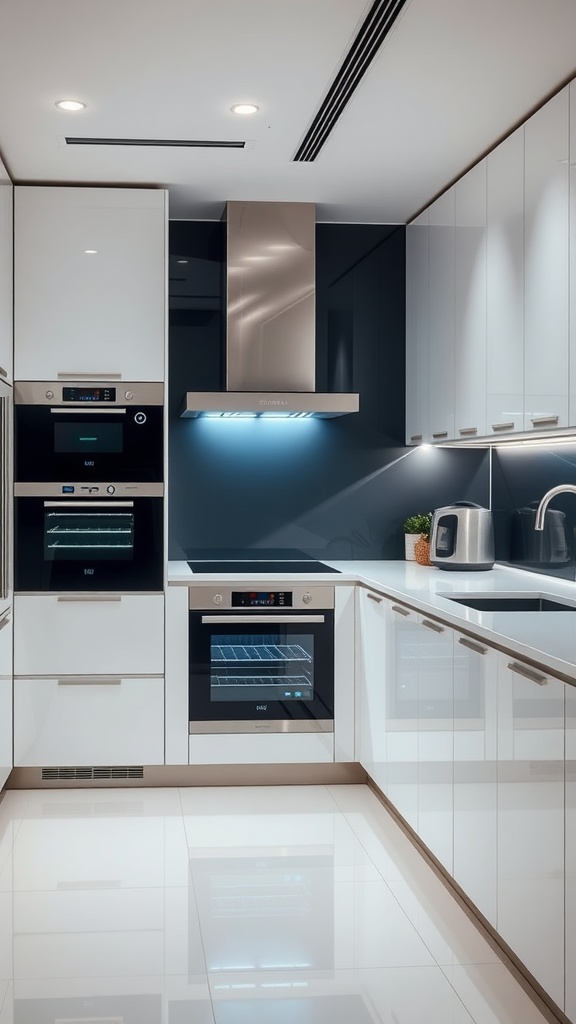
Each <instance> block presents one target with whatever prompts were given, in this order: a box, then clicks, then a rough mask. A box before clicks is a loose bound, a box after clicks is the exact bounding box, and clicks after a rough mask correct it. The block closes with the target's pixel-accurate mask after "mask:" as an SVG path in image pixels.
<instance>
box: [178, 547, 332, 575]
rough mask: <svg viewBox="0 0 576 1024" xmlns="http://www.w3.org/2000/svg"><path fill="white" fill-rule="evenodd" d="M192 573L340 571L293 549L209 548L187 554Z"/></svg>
mask: <svg viewBox="0 0 576 1024" xmlns="http://www.w3.org/2000/svg"><path fill="white" fill-rule="evenodd" d="M187 555H188V558H189V559H190V561H189V562H188V565H189V566H190V568H191V570H192V572H210V573H216V572H218V573H231V572H242V573H251V574H254V573H259V572H273V573H276V574H282V575H283V574H284V573H288V572H298V573H306V574H308V573H316V572H340V570H339V569H332V568H331V567H330V566H329V565H325V564H324V562H319V561H318V560H317V559H316V558H311V557H310V556H309V555H307V554H305V553H304V552H303V551H298V550H296V549H294V548H240V549H239V548H211V549H206V550H204V551H198V550H195V551H188V552H187Z"/></svg>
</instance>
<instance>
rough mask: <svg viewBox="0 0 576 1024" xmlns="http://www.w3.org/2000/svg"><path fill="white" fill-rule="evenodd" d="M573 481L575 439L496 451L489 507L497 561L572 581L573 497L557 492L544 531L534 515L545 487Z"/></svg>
mask: <svg viewBox="0 0 576 1024" xmlns="http://www.w3.org/2000/svg"><path fill="white" fill-rule="evenodd" d="M567 483H568V484H576V442H574V443H573V444H565V443H556V444H553V443H550V444H549V445H528V446H518V447H514V448H504V447H503V448H499V449H495V450H494V455H493V460H492V508H493V513H494V527H495V538H496V558H497V560H498V561H499V562H504V563H507V564H509V565H514V566H517V567H518V568H521V569H527V570H529V571H530V572H538V573H545V574H546V575H550V576H559V577H562V578H564V579H570V580H574V579H576V560H575V551H576V546H575V538H576V495H575V494H561V495H559V496H558V497H557V498H554V499H553V500H552V502H551V504H550V505H549V506H548V511H547V513H546V517H545V520H544V530H543V532H542V533H536V532H535V530H534V517H535V512H536V508H537V507H538V503H539V501H540V499H541V498H542V497H543V495H544V494H545V493H546V491H548V490H550V488H551V487H556V486H557V485H558V484H567Z"/></svg>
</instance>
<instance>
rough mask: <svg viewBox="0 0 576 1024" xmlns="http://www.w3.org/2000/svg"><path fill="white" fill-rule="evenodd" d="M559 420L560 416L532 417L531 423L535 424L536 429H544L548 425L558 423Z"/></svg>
mask: <svg viewBox="0 0 576 1024" xmlns="http://www.w3.org/2000/svg"><path fill="white" fill-rule="evenodd" d="M559 419H560V417H559V416H531V417H530V422H531V423H533V424H534V426H535V427H543V426H544V425H545V424H546V423H552V424H554V423H558V420H559Z"/></svg>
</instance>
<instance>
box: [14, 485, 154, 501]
mask: <svg viewBox="0 0 576 1024" xmlns="http://www.w3.org/2000/svg"><path fill="white" fill-rule="evenodd" d="M63 487H73V488H74V491H73V492H72V493H70V494H65V493H64V492H63V491H62V488H63ZM109 487H113V488H114V490H113V491H109V490H108V488H109ZM106 494H109V495H110V496H111V497H112V495H113V496H114V498H115V499H116V500H117V499H118V498H128V497H132V496H134V497H135V498H163V497H164V484H148V483H146V484H139V483H135V484H132V483H125V482H123V481H121V482H117V481H115V480H112V481H106V482H105V483H86V481H80V482H78V481H74V480H64V481H63V480H61V481H59V482H58V483H41V482H40V483H38V482H34V483H31V482H30V483H15V484H14V497H15V498H60V499H61V501H63V502H71V501H78V500H79V499H84V498H87V499H88V498H89V499H91V500H92V501H93V500H94V498H95V497H96V496H98V497H104V496H105V495H106Z"/></svg>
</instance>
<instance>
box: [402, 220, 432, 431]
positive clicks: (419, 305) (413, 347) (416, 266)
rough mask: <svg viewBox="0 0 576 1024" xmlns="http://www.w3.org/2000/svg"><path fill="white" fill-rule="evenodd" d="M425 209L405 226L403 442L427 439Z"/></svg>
mask: <svg viewBox="0 0 576 1024" xmlns="http://www.w3.org/2000/svg"><path fill="white" fill-rule="evenodd" d="M429 224H430V215H429V213H428V210H425V211H424V213H422V214H420V216H419V217H416V219H415V220H413V221H412V223H411V224H409V225H408V227H407V228H406V444H421V443H422V442H423V441H428V440H429V429H428V423H429V403H428V393H429V385H428V371H429V366H430V357H429V333H430V332H429V323H428V319H429V284H428V238H429V233H430V229H429Z"/></svg>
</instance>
